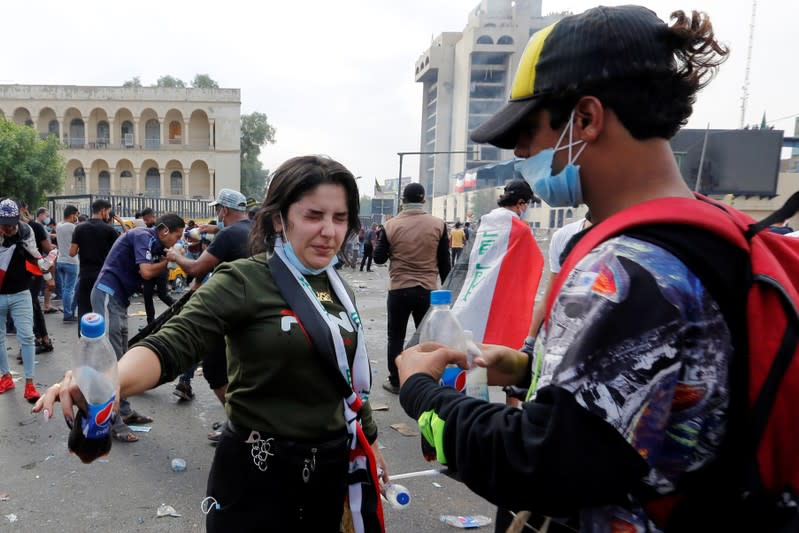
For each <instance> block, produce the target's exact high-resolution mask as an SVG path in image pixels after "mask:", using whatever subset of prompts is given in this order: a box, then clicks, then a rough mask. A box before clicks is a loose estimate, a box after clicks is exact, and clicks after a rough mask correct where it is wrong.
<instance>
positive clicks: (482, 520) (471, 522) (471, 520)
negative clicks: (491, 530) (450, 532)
mask: <svg viewBox="0 0 799 533" xmlns="http://www.w3.org/2000/svg"><path fill="white" fill-rule="evenodd" d="M441 521H442V522H444V523H445V524H447V525H450V526H452V527H457V528H459V529H476V528H478V527H483V526H487V525H489V524H490V523H491V519H490V518H488V517H487V516H483V515H479V514H478V515H467V516H454V515H450V514H442V515H441Z"/></svg>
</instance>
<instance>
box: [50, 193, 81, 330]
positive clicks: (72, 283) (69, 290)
mask: <svg viewBox="0 0 799 533" xmlns="http://www.w3.org/2000/svg"><path fill="white" fill-rule="evenodd" d="M77 222H78V208H77V207H75V206H74V205H71V204H70V205H67V206H66V207H65V208H64V219H63V220H62V221H61V222H60V223H59V224H58V225H57V226H56V228H55V233H56V239H57V240H58V245H59V249H58V261H57V263H56V270H55V273H56V279H57V280H58V286H59V287H61V302H62V304H63V310H64V322H77V320H78V317H77V316H75V311H76V310H77V307H78V300H77V298H75V294H76V293H77V291H76V285H77V281H78V265H79V264H80V260H79V258H78V256H77V255H76V256H74V257H73V256H70V255H69V248H70V244H72V234H73V233H74V232H75V224H77Z"/></svg>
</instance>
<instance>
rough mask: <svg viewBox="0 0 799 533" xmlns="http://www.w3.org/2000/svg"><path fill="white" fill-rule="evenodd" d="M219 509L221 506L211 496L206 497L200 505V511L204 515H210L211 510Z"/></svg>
mask: <svg viewBox="0 0 799 533" xmlns="http://www.w3.org/2000/svg"><path fill="white" fill-rule="evenodd" d="M221 508H222V506H221V505H219V502H218V501H216V498H214V497H213V496H206V497H205V498H203V501H202V502H201V503H200V511H202V512H203V514H204V515H207V514H208V513H210V512H211V510H212V509H216V510H217V511H218V510H220V509H221Z"/></svg>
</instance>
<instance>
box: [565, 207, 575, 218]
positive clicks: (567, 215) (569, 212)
mask: <svg viewBox="0 0 799 533" xmlns="http://www.w3.org/2000/svg"><path fill="white" fill-rule="evenodd" d="M573 216H574V213H572V210H571V209H567V210H566V218H567V219H568V218H572V217H573Z"/></svg>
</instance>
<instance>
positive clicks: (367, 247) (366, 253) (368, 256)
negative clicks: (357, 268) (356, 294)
mask: <svg viewBox="0 0 799 533" xmlns="http://www.w3.org/2000/svg"><path fill="white" fill-rule="evenodd" d="M373 254H374V248H373V247H372V245H371V244H364V245H363V259H361V270H363V265H364V264H366V270H372V255H373Z"/></svg>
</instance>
